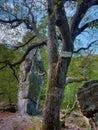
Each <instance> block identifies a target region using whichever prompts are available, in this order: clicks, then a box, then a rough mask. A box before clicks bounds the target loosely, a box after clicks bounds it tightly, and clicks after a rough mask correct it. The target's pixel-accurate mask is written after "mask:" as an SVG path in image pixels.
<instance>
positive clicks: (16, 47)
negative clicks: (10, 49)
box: [15, 35, 36, 50]
mask: <svg viewBox="0 0 98 130" xmlns="http://www.w3.org/2000/svg"><path fill="white" fill-rule="evenodd" d="M35 37H36V35H34V36H33V37H31V38H30V39H29V40H28V41H27V42H26V43H24V44H22V45H20V46H15V49H16V50H18V49H19V48H21V47H24V46H25V45H27V44H28V43H29V42H30V41H31V40H33V39H34V38H35Z"/></svg>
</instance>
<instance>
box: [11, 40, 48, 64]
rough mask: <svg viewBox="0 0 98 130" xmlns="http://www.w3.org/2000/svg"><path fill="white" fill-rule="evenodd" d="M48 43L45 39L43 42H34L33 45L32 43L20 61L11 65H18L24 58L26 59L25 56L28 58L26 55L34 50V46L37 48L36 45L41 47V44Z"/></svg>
mask: <svg viewBox="0 0 98 130" xmlns="http://www.w3.org/2000/svg"><path fill="white" fill-rule="evenodd" d="M46 43H47V41H44V42H41V43H35V44H34V43H33V44H32V45H30V46H29V47H28V48H27V50H26V51H25V53H24V55H23V56H22V58H21V59H20V60H19V61H18V62H16V63H13V64H12V65H11V66H16V65H18V64H21V63H22V62H23V61H24V60H25V58H26V56H27V55H28V54H29V52H30V51H31V50H32V49H34V48H36V47H41V46H43V45H46Z"/></svg>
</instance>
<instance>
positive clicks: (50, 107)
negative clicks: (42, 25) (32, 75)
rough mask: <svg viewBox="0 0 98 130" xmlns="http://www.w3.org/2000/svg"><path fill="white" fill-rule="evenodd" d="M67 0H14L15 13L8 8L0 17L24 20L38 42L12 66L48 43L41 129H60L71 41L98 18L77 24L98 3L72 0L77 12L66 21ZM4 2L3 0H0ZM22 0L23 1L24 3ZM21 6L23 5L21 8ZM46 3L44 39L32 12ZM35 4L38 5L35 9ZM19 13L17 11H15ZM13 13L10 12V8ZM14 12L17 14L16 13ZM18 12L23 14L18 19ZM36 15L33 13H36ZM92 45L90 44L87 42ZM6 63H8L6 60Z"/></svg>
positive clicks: (12, 21)
mask: <svg viewBox="0 0 98 130" xmlns="http://www.w3.org/2000/svg"><path fill="white" fill-rule="evenodd" d="M67 1H68V0H47V2H46V1H44V0H42V1H41V2H42V3H43V4H42V3H41V2H40V4H38V2H39V1H37V0H36V1H35V0H33V1H29V2H28V3H27V1H26V0H24V1H22V2H20V3H19V4H18V2H17V1H16V3H15V5H16V6H15V8H14V9H16V12H15V13H14V15H13V14H11V13H9V12H10V10H4V8H3V11H5V12H6V11H7V13H8V14H9V15H8V17H7V20H6V19H2V18H1V19H0V22H2V23H9V24H10V25H11V27H16V26H19V25H20V24H22V23H24V24H25V25H26V27H27V28H28V29H31V30H32V31H33V32H34V33H35V35H36V36H37V37H38V38H39V40H40V41H41V42H40V43H37V44H31V45H30V46H29V47H28V49H27V51H26V52H25V54H24V55H23V57H22V59H21V60H20V61H19V62H17V63H14V64H10V66H11V67H14V66H15V65H17V64H19V63H21V62H23V60H24V59H25V58H26V56H27V55H28V53H29V52H30V51H31V50H32V49H33V48H35V47H39V46H42V45H45V44H47V53H48V88H47V94H46V99H45V106H44V111H43V123H42V129H43V130H60V121H59V117H60V115H59V113H60V105H61V102H62V99H63V94H64V88H65V84H66V74H67V71H68V67H69V64H70V61H71V57H72V53H73V52H74V51H73V43H74V41H75V39H76V37H77V36H78V35H79V34H80V33H81V32H83V31H84V30H85V29H86V28H87V27H89V25H90V24H91V23H94V22H95V21H96V22H97V21H98V20H97V19H95V20H92V21H91V22H90V21H89V22H88V23H85V24H84V25H83V26H81V27H80V26H79V24H80V22H81V20H82V19H83V17H84V15H85V14H86V12H87V11H88V9H89V8H90V7H92V6H93V5H98V1H97V0H88V1H87V0H77V1H76V0H73V1H71V0H70V2H77V5H76V12H75V14H74V16H73V17H72V18H71V20H70V22H69V23H68V20H67V16H66V12H65V10H64V4H65V3H66V2H67ZM2 2H3V1H2ZM23 2H24V3H23ZM21 5H24V7H25V8H24V7H22V6H21ZM43 5H45V6H46V5H48V6H47V12H48V37H47V38H48V39H46V38H44V37H43V36H42V35H41V33H40V30H38V29H37V24H36V21H37V20H38V19H37V20H35V19H34V18H35V17H34V14H33V11H34V10H37V11H39V10H40V8H39V6H42V9H43ZM36 7H37V8H36ZM12 10H13V9H12ZM19 11H20V12H21V13H18V12H19ZM12 12H13V11H12ZM16 14H17V15H16ZM19 14H22V15H20V16H22V17H21V18H20V16H19ZM35 15H36V12H35ZM56 27H58V28H59V32H60V39H61V42H62V49H61V54H60V55H59V53H58V49H59V47H58V38H59V37H58V36H57V33H56ZM90 45H92V44H90ZM90 45H89V46H88V47H87V48H80V49H79V50H77V51H75V52H79V51H80V50H81V49H83V50H85V49H88V48H89V47H90ZM6 64H7V63H6Z"/></svg>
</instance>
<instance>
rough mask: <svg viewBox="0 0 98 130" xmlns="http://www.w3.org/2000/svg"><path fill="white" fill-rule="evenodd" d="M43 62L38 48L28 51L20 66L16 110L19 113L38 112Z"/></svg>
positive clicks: (33, 113)
mask: <svg viewBox="0 0 98 130" xmlns="http://www.w3.org/2000/svg"><path fill="white" fill-rule="evenodd" d="M43 72H44V67H43V62H42V58H41V54H40V50H39V49H34V50H32V51H31V52H30V54H29V55H28V57H27V58H26V60H25V61H24V62H23V63H22V65H21V67H20V79H19V89H18V111H19V113H20V114H24V113H27V114H30V115H35V114H36V113H37V112H38V106H39V97H40V92H41V90H42V87H43V85H44V78H43V76H42V75H41V74H42V73H43Z"/></svg>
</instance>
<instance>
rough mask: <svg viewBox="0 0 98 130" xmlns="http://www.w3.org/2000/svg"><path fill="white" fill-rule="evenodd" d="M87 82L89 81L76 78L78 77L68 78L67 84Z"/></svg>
mask: <svg viewBox="0 0 98 130" xmlns="http://www.w3.org/2000/svg"><path fill="white" fill-rule="evenodd" d="M86 80H88V79H84V78H76V77H67V78H66V84H69V83H75V82H82V81H86Z"/></svg>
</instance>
